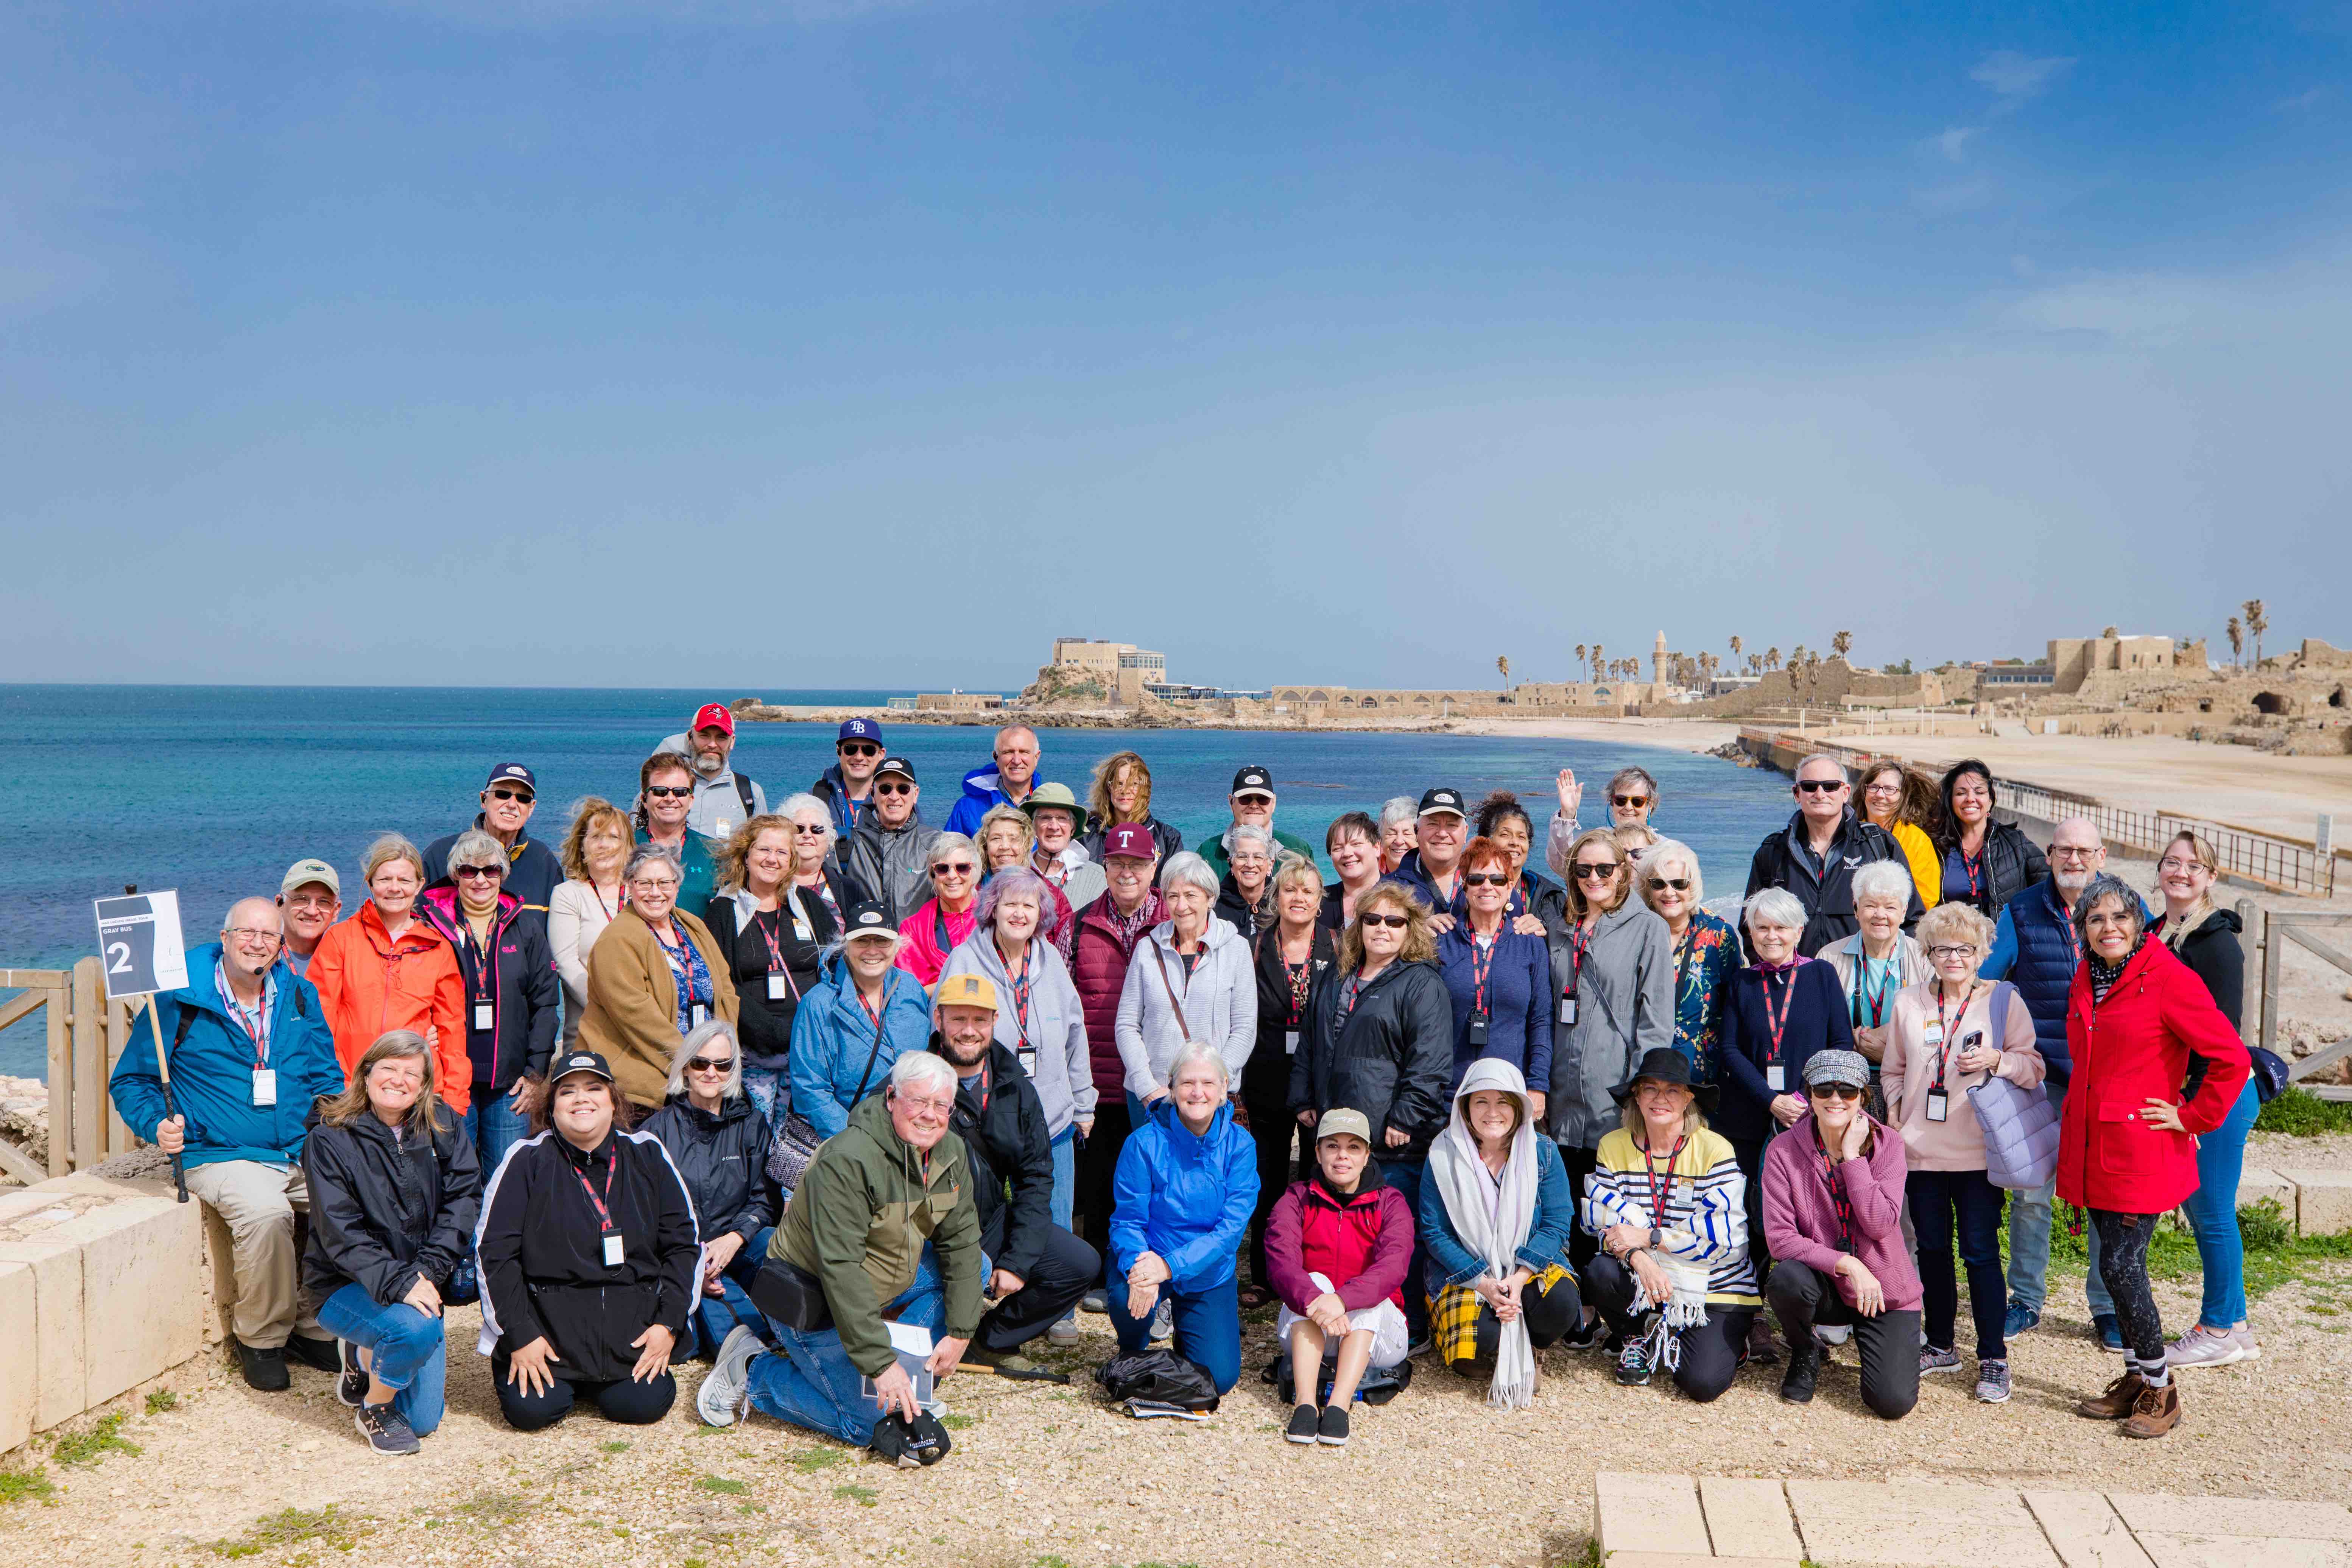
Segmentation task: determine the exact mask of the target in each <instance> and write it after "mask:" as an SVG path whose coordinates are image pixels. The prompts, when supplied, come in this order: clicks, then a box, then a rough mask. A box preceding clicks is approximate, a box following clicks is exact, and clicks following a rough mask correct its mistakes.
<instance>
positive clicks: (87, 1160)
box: [49, 957, 106, 1171]
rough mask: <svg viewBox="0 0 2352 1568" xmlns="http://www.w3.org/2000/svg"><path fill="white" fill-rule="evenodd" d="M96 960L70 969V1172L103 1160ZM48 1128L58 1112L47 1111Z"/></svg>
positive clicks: (102, 1031) (102, 1050)
mask: <svg viewBox="0 0 2352 1568" xmlns="http://www.w3.org/2000/svg"><path fill="white" fill-rule="evenodd" d="M99 980H100V975H99V968H98V960H97V959H96V958H94V957H92V958H85V959H81V960H79V962H77V963H75V964H74V967H73V1086H74V1087H73V1168H74V1169H75V1170H77V1171H79V1170H83V1169H86V1168H87V1167H89V1166H91V1165H95V1164H97V1163H98V1162H99V1161H100V1160H101V1159H103V1158H104V1157H105V1156H104V1155H103V1154H101V1153H100V1152H99V1151H100V1149H101V1148H102V1147H103V1145H101V1144H100V1142H99V1140H100V1138H101V1137H102V1136H103V1135H104V1134H103V1129H104V1127H105V1124H106V1123H105V1113H106V1026H105V1017H104V1015H103V1012H102V1009H103V1008H104V1006H105V1003H104V1002H102V1001H101V1000H100V997H101V996H102V995H104V994H105V993H104V988H103V987H102V986H101V985H100V984H99ZM49 1114H50V1118H51V1121H50V1125H51V1126H55V1125H56V1120H55V1119H56V1115H57V1108H56V1107H54V1106H52V1107H50V1111H49Z"/></svg>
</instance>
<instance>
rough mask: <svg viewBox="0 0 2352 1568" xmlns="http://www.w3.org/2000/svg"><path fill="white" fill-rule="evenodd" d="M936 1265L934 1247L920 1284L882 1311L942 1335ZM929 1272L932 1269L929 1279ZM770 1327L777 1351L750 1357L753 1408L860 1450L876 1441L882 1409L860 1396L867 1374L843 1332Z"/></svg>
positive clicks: (943, 1301)
mask: <svg viewBox="0 0 2352 1568" xmlns="http://www.w3.org/2000/svg"><path fill="white" fill-rule="evenodd" d="M931 1263H932V1258H931V1249H930V1248H929V1247H924V1248H923V1262H922V1265H921V1266H919V1268H917V1270H916V1274H915V1282H914V1283H913V1284H912V1285H909V1286H908V1288H907V1289H906V1290H905V1292H904V1293H903V1294H901V1295H900V1296H899V1297H898V1300H895V1301H892V1302H890V1303H889V1304H888V1305H887V1306H886V1307H885V1308H884V1309H883V1310H884V1311H885V1312H887V1311H888V1310H889V1309H890V1308H891V1307H898V1308H901V1309H903V1310H901V1311H900V1312H899V1313H898V1321H901V1322H906V1323H923V1322H928V1323H929V1324H930V1326H931V1331H932V1332H933V1333H937V1332H938V1331H939V1328H940V1323H941V1321H943V1320H944V1317H945V1313H946V1310H947V1298H946V1296H945V1294H944V1293H943V1292H942V1291H941V1290H940V1281H939V1273H938V1270H937V1269H936V1268H931ZM926 1269H929V1279H925V1275H924V1271H925V1270H926ZM927 1297H928V1300H926V1298H927ZM768 1328H769V1330H770V1331H771V1332H772V1335H773V1336H774V1343H775V1346H776V1348H775V1350H774V1351H773V1352H771V1353H769V1354H767V1355H757V1356H753V1357H752V1358H751V1368H750V1377H749V1380H748V1381H749V1383H750V1384H751V1407H752V1408H753V1409H755V1410H757V1411H759V1412H760V1414H761V1415H772V1416H774V1417H775V1418H776V1419H777V1420H779V1421H788V1422H790V1423H792V1424H793V1426H804V1427H806V1428H807V1429H808V1430H810V1431H812V1432H822V1433H824V1435H825V1436H828V1437H838V1438H840V1439H841V1440H842V1441H843V1442H845V1443H854V1444H856V1445H857V1447H861V1448H862V1447H866V1446H867V1445H868V1444H870V1443H872V1442H873V1441H874V1424H875V1423H876V1422H877V1421H879V1420H881V1419H882V1407H881V1406H880V1405H877V1404H876V1403H875V1402H874V1401H873V1400H871V1399H868V1398H867V1397H866V1395H865V1394H862V1393H860V1392H859V1390H858V1384H859V1381H860V1380H861V1378H862V1377H863V1375H864V1374H863V1373H860V1372H859V1371H858V1370H857V1368H856V1365H854V1364H853V1363H851V1361H850V1359H849V1356H848V1354H847V1352H845V1351H843V1349H842V1348H841V1331H840V1330H838V1329H825V1330H823V1331H819V1332H816V1333H806V1332H803V1331H801V1330H798V1329H788V1328H785V1327H784V1326H783V1325H782V1324H781V1323H778V1322H775V1321H770V1322H769V1324H768Z"/></svg>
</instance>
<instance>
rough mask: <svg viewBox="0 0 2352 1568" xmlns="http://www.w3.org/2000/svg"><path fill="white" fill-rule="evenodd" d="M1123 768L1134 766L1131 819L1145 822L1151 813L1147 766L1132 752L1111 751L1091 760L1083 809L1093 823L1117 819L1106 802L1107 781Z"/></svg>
mask: <svg viewBox="0 0 2352 1568" xmlns="http://www.w3.org/2000/svg"><path fill="white" fill-rule="evenodd" d="M1127 768H1133V769H1134V770H1135V787H1136V790H1137V792H1138V793H1137V795H1136V799H1135V811H1136V816H1135V820H1136V821H1138V822H1146V821H1149V820H1150V817H1151V766H1150V763H1146V762H1145V761H1144V760H1143V758H1142V757H1141V756H1140V755H1139V753H1137V752H1112V753H1111V754H1110V755H1109V756H1108V757H1105V758H1104V759H1103V760H1102V761H1101V762H1098V763H1096V764H1095V773H1094V778H1093V780H1092V782H1091V783H1089V784H1087V814H1088V815H1089V816H1091V817H1092V819H1093V822H1094V825H1095V826H1097V827H1112V826H1117V825H1118V820H1119V816H1118V812H1117V811H1116V810H1114V809H1113V808H1112V806H1111V804H1110V786H1111V782H1112V781H1113V780H1115V779H1117V778H1118V775H1119V773H1120V772H1121V771H1122V770H1124V769H1127Z"/></svg>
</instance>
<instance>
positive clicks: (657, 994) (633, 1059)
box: [580, 905, 737, 1106]
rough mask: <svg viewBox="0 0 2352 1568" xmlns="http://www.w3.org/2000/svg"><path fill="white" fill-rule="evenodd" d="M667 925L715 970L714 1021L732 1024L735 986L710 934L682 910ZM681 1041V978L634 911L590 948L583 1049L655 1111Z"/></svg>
mask: <svg viewBox="0 0 2352 1568" xmlns="http://www.w3.org/2000/svg"><path fill="white" fill-rule="evenodd" d="M670 920H671V921H672V922H673V923H675V924H676V925H677V929H678V930H679V931H684V932H685V933H686V940H687V941H688V942H692V943H694V949H695V951H696V952H699V953H700V954H702V962H703V963H705V964H706V965H708V966H709V970H710V999H711V1005H712V1011H713V1015H714V1016H717V1017H720V1018H724V1019H726V1020H727V1021H728V1022H729V1023H730V1024H731V1023H733V1022H735V1018H736V1013H737V1003H736V1000H735V981H734V979H733V977H732V975H731V974H730V971H729V966H728V962H727V958H726V955H725V954H723V953H721V952H719V942H718V940H717V939H716V938H714V937H713V936H712V935H711V934H710V928H709V926H707V925H704V924H703V923H702V922H701V921H698V920H697V919H696V918H695V917H694V916H692V915H690V914H688V913H687V912H686V911H685V910H676V911H674V912H673V913H672V914H671V916H670ZM679 1039H680V1036H679V1034H678V1032H677V978H676V976H674V975H673V974H672V973H670V967H669V960H667V958H664V957H663V956H662V944H661V938H659V937H657V936H656V935H654V931H653V928H652V927H651V926H649V925H647V924H646V922H645V917H644V916H642V915H640V914H638V913H637V911H636V908H635V906H634V905H632V906H631V907H629V908H628V909H625V910H622V911H621V915H620V918H619V919H618V920H616V921H614V922H613V923H612V924H611V925H608V926H606V927H605V928H604V934H603V935H601V936H599V937H598V938H597V939H596V945H595V946H594V947H593V948H591V949H589V950H588V1006H587V1008H586V1010H585V1011H584V1012H583V1013H582V1014H581V1016H580V1043H581V1044H582V1045H583V1046H584V1047H587V1048H588V1049H590V1050H592V1051H596V1052H599V1053H601V1054H602V1055H603V1056H604V1059H605V1060H606V1061H607V1062H609V1063H611V1064H612V1068H613V1077H614V1080H615V1081H616V1082H618V1083H619V1085H620V1087H621V1092H622V1093H623V1094H625V1095H626V1096H627V1097H628V1098H629V1100H630V1102H631V1103H633V1104H635V1105H640V1106H653V1105H659V1104H660V1103H661V1102H662V1101H663V1100H664V1099H665V1098H667V1095H668V1092H669V1064H670V1061H671V1058H674V1057H676V1056H677V1047H678V1041H679Z"/></svg>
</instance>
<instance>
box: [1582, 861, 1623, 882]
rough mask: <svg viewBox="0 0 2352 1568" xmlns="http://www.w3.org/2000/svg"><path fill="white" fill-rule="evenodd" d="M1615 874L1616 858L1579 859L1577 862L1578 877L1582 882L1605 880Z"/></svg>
mask: <svg viewBox="0 0 2352 1568" xmlns="http://www.w3.org/2000/svg"><path fill="white" fill-rule="evenodd" d="M1615 875H1617V862H1616V861H1614V860H1579V861H1578V862H1577V863H1576V879H1577V880H1578V881H1580V882H1605V881H1607V880H1609V879H1611V878H1612V877H1614V876H1615Z"/></svg>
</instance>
